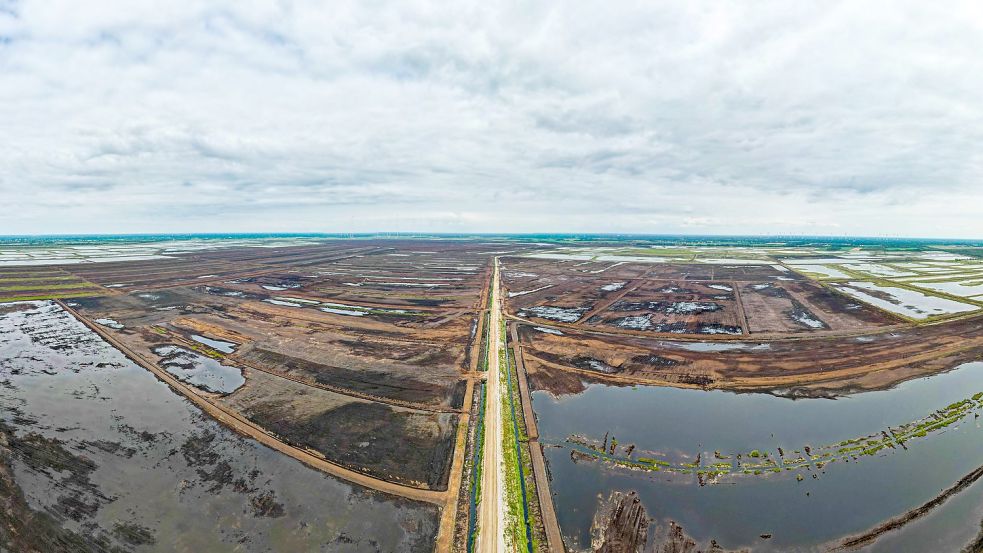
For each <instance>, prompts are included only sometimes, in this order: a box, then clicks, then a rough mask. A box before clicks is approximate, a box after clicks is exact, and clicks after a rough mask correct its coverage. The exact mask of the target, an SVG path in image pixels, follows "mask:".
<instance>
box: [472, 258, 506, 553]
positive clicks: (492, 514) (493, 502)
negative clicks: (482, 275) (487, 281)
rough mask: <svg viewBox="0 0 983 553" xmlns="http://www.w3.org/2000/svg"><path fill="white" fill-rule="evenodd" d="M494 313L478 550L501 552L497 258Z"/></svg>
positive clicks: (502, 474) (502, 510) (502, 487)
mask: <svg viewBox="0 0 983 553" xmlns="http://www.w3.org/2000/svg"><path fill="white" fill-rule="evenodd" d="M492 283H493V284H492V296H491V306H490V307H491V316H490V317H489V318H488V325H489V327H490V329H489V330H490V332H489V333H488V336H489V347H488V383H487V394H488V396H487V400H486V402H485V406H486V407H485V408H486V411H485V456H484V467H483V468H482V473H481V474H482V476H481V478H482V481H481V504H480V505H479V506H478V551H479V552H480V553H499V552H504V551H505V550H506V549H505V510H506V505H505V469H504V467H503V466H502V459H503V456H502V426H501V421H502V412H501V411H502V395H501V394H502V391H501V386H500V383H499V367H498V350H499V347H500V344H499V341H500V338H501V329H500V324H501V302H500V301H499V286H498V258H496V259H495V271H494V273H493V275H492Z"/></svg>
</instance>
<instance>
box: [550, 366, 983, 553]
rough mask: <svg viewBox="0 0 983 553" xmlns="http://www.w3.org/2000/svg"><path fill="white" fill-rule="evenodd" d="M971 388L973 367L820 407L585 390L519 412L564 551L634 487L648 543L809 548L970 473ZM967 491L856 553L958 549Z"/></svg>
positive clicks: (980, 451)
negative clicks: (530, 419)
mask: <svg viewBox="0 0 983 553" xmlns="http://www.w3.org/2000/svg"><path fill="white" fill-rule="evenodd" d="M776 392H779V393H780V392H781V391H780V390H779V391H776ZM981 392H983V363H980V362H976V363H968V364H964V365H962V366H961V367H959V368H957V369H955V370H953V371H951V372H948V373H943V374H938V375H935V376H932V377H928V378H923V379H918V380H912V381H909V382H905V383H902V384H900V385H898V386H897V387H895V388H893V389H890V390H884V391H875V392H866V393H860V394H854V395H847V396H841V397H838V398H836V399H821V398H807V399H795V400H792V399H787V398H785V397H780V396H778V395H771V394H763V393H740V394H739V393H732V392H725V391H702V390H691V389H676V388H662V387H652V386H634V387H617V386H608V385H603V384H590V385H588V386H587V389H586V390H585V391H584V392H583V393H580V394H577V395H572V396H562V397H560V398H556V397H554V396H552V395H550V394H548V393H546V392H544V391H537V392H534V393H533V402H534V407H535V410H536V413H537V416H538V417H537V418H538V420H539V431H540V436H541V437H540V440H541V442H542V443H543V444H544V449H545V453H546V456H547V458H548V461H549V465H550V471H551V475H552V489H553V490H554V491H555V493H556V497H555V505H556V508H557V515H558V518H559V522H560V526H561V530H562V532H563V534H564V537H565V540H566V542H567V545H568V546H569V547H571V549H573V550H587V549H588V548H589V546H590V543H591V535H592V534H591V532H592V526H593V525H594V522H595V513H596V512H597V511H598V509H599V508H601V506H602V499H607V498H608V497H609V496H611V494H612V492H620V493H628V492H630V491H634V492H636V493H637V497H638V498H639V500H640V502H641V505H642V507H644V509H645V510H646V512H647V516H649V517H652V518H653V519H654V524H652V525H651V527H650V528H649V529H648V530H647V532H648V533H649V542H650V543H662V542H661V541H659V540H660V539H661V538H660V537H659V536H660V535H661V534H660V532H664V531H665V530H666V528H669V527H670V526H671V525H672V524H675V525H678V528H681V529H682V532H683V533H684V534H685V535H687V536H689V537H691V538H692V539H693V540H694V541H696V542H697V543H698V544H700V545H701V546H703V547H708V546H709V544H710V543H711V540H716V542H717V543H718V544H719V545H720V546H721V547H723V548H725V549H728V550H730V549H740V548H749V549H751V550H754V551H788V550H791V549H794V550H796V551H800V550H801V551H824V550H827V549H828V548H830V547H834V546H837V545H839V544H840V543H841V542H842V541H844V540H846V539H848V538H850V537H851V536H854V535H858V534H863V533H864V532H866V531H868V530H870V529H872V528H874V527H876V526H878V525H879V524H881V523H883V522H884V521H885V520H888V519H891V518H893V517H899V516H903V515H905V514H906V513H908V512H909V511H911V510H913V509H917V508H919V507H920V506H922V505H924V504H926V503H927V502H930V501H931V500H933V499H934V498H936V496H938V495H939V494H940V491H941V490H944V489H947V488H950V487H952V486H953V485H954V484H956V483H957V482H959V481H960V480H961V479H963V478H964V477H966V476H967V475H969V474H971V473H973V472H974V471H976V469H978V468H979V467H980V464H981V463H983V425H981V423H980V420H981V419H980V418H979V417H980V414H981V411H983V393H981ZM953 409H954V411H953ZM953 413H955V415H952V416H950V415H951V414H953ZM924 430H927V431H924ZM882 436H883V438H882ZM875 443H876V444H878V445H877V446H876V447H873V446H872V445H871V444H875ZM585 446H586V447H585ZM599 451H601V452H603V453H598V452H599ZM834 459H835V460H834ZM619 463H620V465H619ZM639 467H647V468H639ZM976 476H977V477H978V475H976ZM981 490H983V484H980V483H979V482H978V481H977V480H976V479H975V478H972V479H969V480H968V481H966V482H965V485H964V486H961V487H959V489H958V490H957V491H956V492H953V493H952V494H951V496H947V497H946V498H945V499H946V500H945V501H941V502H940V504H939V505H937V506H932V508H931V509H927V510H926V511H925V513H923V514H921V515H920V516H918V517H913V518H912V520H911V522H907V523H906V524H904V525H902V529H901V530H892V531H886V532H884V533H883V535H880V536H879V537H878V536H875V538H877V539H872V540H871V541H869V542H865V543H864V545H865V547H866V548H867V549H865V550H870V551H925V550H928V549H925V548H924V547H918V546H916V545H914V544H922V545H923V546H924V545H925V544H939V543H943V542H944V543H947V544H950V545H951V547H943V548H942V549H941V550H959V549H960V548H961V547H963V546H964V545H966V544H968V543H969V542H970V541H972V540H973V539H975V537H976V534H977V533H978V532H979V521H980V520H981V518H983V497H981ZM762 536H767V537H762Z"/></svg>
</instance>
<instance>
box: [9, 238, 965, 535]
mask: <svg viewBox="0 0 983 553" xmlns="http://www.w3.org/2000/svg"><path fill="white" fill-rule="evenodd" d="M0 256H2V260H3V264H2V265H0V284H2V285H3V286H0V287H2V288H4V292H3V294H6V295H4V296H3V299H2V301H0V351H2V352H3V356H2V364H0V405H2V406H3V410H2V411H0V438H2V439H0V500H2V505H3V509H2V511H0V545H2V546H3V547H5V548H6V549H8V550H11V551H45V552H47V551H66V552H67V551H175V550H178V551H201V550H209V551H222V550H228V551H268V550H278V551H279V550H324V551H335V550H346V551H348V550H351V551H446V552H451V551H453V552H470V551H500V550H508V551H592V550H599V551H609V552H620V551H625V552H627V551H687V552H689V551H697V550H699V551H788V550H796V551H826V550H864V551H921V550H928V549H924V548H925V547H937V548H938V549H937V550H939V551H960V550H962V549H963V548H965V549H966V550H968V551H971V550H974V549H973V547H977V546H978V545H973V544H979V543H983V539H981V536H980V535H978V534H979V533H980V530H979V528H980V523H981V521H983V496H981V494H980V487H979V486H980V485H983V484H978V483H977V480H978V479H979V476H980V475H981V474H983V469H981V468H980V462H981V461H980V459H983V449H980V448H981V447H983V446H981V445H980V444H983V440H980V437H981V436H980V434H979V432H981V426H980V423H979V422H978V421H979V416H980V413H981V412H983V295H981V294H978V293H977V292H978V291H979V290H978V286H979V284H978V283H979V282H983V248H980V247H977V246H973V245H966V244H945V243H942V244H928V243H914V244H903V245H898V244H884V243H878V242H870V243H861V244H857V243H848V244H843V243H837V242H835V241H833V242H823V243H813V242H806V241H790V242H788V243H770V242H769V243H765V242H764V241H754V240H739V239H732V240H730V241H722V242H721V241H719V240H718V241H694V240H687V239H682V238H680V239H673V240H668V239H642V238H638V239H613V238H599V239H594V240H590V241H577V240H573V239H569V238H555V237H546V238H543V237H535V238H533V237H528V238H527V237H453V238H452V237H428V236H420V237H404V238H382V237H363V238H354V239H342V238H324V237H295V238H266V239H247V238H235V239H233V238H229V239H211V240H209V239H203V238H187V239H181V240H171V241H167V240H158V241H126V240H122V241H118V242H113V243H111V244H108V243H106V242H105V241H101V242H100V241H93V242H85V243H81V244H79V243H62V242H57V241H55V242H52V243H45V244H44V245H38V244H32V245H22V244H10V245H0ZM16 261H20V262H22V263H19V264H18V263H16ZM901 482H904V485H903V486H900V485H899V484H900V483H901ZM216 529H219V530H216Z"/></svg>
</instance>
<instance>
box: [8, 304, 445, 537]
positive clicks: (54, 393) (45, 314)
mask: <svg viewBox="0 0 983 553" xmlns="http://www.w3.org/2000/svg"><path fill="white" fill-rule="evenodd" d="M4 307H5V308H4V309H3V310H0V502H2V503H3V505H4V506H5V508H4V509H3V510H0V526H2V527H3V528H4V530H0V532H2V531H7V529H13V530H14V534H13V535H14V536H15V537H14V539H15V541H14V542H13V543H12V545H11V547H12V548H13V550H39V551H110V550H112V551H187V552H196V551H229V552H231V551H429V550H431V549H432V547H433V542H434V537H435V535H436V531H437V519H438V511H437V508H436V507H434V506H431V505H427V504H422V503H418V502H415V501H411V500H407V499H401V498H394V497H391V496H388V495H385V494H381V493H378V492H374V491H371V490H367V489H365V488H362V487H359V486H356V485H353V484H349V483H346V482H343V481H340V480H337V479H335V478H333V477H330V476H328V475H325V474H323V473H320V472H318V471H315V470H312V469H309V468H307V467H306V466H304V465H302V464H301V463H299V462H297V461H295V460H294V459H291V458H289V457H286V456H284V455H282V454H280V453H277V452H275V451H273V450H270V449H268V448H266V447H264V446H262V445H260V444H258V443H256V442H254V441H252V440H250V439H246V438H244V437H241V436H239V435H237V434H235V433H233V432H231V431H229V430H227V429H226V428H225V427H224V426H222V425H220V424H218V423H217V422H215V421H214V420H212V419H211V418H209V417H207V416H205V415H204V414H203V413H202V412H201V411H199V410H198V409H197V408H196V407H194V406H193V405H192V404H190V403H189V402H188V401H187V400H185V399H184V398H182V397H181V396H179V395H177V394H176V393H174V392H172V391H171V390H170V388H168V387H167V386H166V385H165V384H163V383H161V382H159V381H158V380H157V379H156V378H154V376H153V375H152V374H151V373H149V372H147V371H146V370H144V369H142V368H141V367H139V366H137V365H135V364H134V363H132V362H131V361H129V360H128V359H127V358H126V357H125V356H123V355H122V354H121V353H120V352H118V351H117V350H115V349H114V348H112V347H111V346H109V345H108V344H106V343H105V342H103V341H102V340H101V339H100V338H99V337H98V336H96V335H95V334H94V333H92V332H91V331H89V330H88V329H87V328H86V327H85V326H84V325H82V324H81V323H80V322H78V321H76V320H75V319H74V318H72V317H71V316H70V315H68V314H67V313H65V312H64V311H62V310H61V309H60V308H59V307H57V305H55V304H53V303H50V302H37V303H21V304H7V305H5V306H4Z"/></svg>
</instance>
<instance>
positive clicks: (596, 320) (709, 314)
mask: <svg viewBox="0 0 983 553" xmlns="http://www.w3.org/2000/svg"><path fill="white" fill-rule="evenodd" d="M587 324H589V325H592V326H601V327H604V326H612V327H618V328H622V329H627V330H642V331H652V332H671V333H681V334H741V333H742V322H741V320H740V314H739V309H738V305H737V301H736V296H735V294H734V288H733V283H729V282H691V281H673V280H667V281H648V282H646V283H645V284H643V285H642V286H639V287H637V288H635V289H633V290H631V291H629V292H628V293H626V294H625V295H624V296H623V297H622V298H621V299H619V300H617V301H615V302H614V303H612V304H611V305H610V306H608V307H607V309H605V310H603V311H601V312H600V313H598V314H596V315H594V316H592V317H591V318H590V319H588V321H587Z"/></svg>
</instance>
